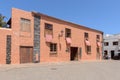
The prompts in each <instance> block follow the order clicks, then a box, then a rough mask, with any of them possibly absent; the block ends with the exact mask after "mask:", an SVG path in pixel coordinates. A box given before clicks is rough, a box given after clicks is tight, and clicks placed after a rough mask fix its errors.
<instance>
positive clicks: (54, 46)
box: [50, 43, 57, 54]
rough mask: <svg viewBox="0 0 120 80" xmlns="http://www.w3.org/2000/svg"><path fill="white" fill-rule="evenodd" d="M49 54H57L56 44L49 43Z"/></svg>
mask: <svg viewBox="0 0 120 80" xmlns="http://www.w3.org/2000/svg"><path fill="white" fill-rule="evenodd" d="M50 54H57V44H56V43H50Z"/></svg>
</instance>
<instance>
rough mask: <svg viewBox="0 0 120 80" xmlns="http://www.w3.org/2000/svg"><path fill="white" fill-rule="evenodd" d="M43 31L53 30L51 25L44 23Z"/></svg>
mask: <svg viewBox="0 0 120 80" xmlns="http://www.w3.org/2000/svg"><path fill="white" fill-rule="evenodd" d="M45 29H48V30H53V25H52V24H48V23H45Z"/></svg>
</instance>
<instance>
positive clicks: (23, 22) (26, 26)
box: [20, 18, 31, 32]
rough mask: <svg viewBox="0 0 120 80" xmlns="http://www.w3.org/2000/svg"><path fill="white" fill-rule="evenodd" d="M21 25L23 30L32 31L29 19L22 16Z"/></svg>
mask: <svg viewBox="0 0 120 80" xmlns="http://www.w3.org/2000/svg"><path fill="white" fill-rule="evenodd" d="M20 25H21V28H20V30H21V31H24V32H30V31H31V27H30V26H31V21H30V20H29V19H24V18H21V20H20Z"/></svg>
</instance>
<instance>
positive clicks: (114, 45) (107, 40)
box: [103, 34, 120, 59]
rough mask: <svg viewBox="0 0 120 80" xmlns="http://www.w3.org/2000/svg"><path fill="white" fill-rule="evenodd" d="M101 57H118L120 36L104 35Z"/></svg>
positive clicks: (119, 54)
mask: <svg viewBox="0 0 120 80" xmlns="http://www.w3.org/2000/svg"><path fill="white" fill-rule="evenodd" d="M103 48H104V49H103V53H104V54H103V56H107V57H108V58H111V59H114V58H115V57H116V56H118V57H119V56H120V34H114V35H108V34H107V35H105V36H104V47H103Z"/></svg>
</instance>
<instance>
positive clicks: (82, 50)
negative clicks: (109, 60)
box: [0, 8, 103, 64]
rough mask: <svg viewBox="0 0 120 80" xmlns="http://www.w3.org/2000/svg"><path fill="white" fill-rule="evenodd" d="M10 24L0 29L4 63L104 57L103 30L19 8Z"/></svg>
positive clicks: (98, 58) (1, 54) (0, 51)
mask: <svg viewBox="0 0 120 80" xmlns="http://www.w3.org/2000/svg"><path fill="white" fill-rule="evenodd" d="M8 24H9V28H7V29H5V28H4V29H3V28H1V29H0V31H1V34H0V37H1V41H0V45H1V46H0V63H1V64H5V63H7V64H10V63H11V64H16V63H17V64H19V63H31V62H63V61H80V60H101V57H102V45H101V42H102V37H103V32H102V31H99V30H95V29H91V28H88V27H85V26H81V25H78V24H75V23H71V22H68V21H64V20H61V19H57V18H54V17H51V16H47V15H45V14H41V13H38V12H28V11H24V10H20V9H16V8H13V9H12V14H11V18H10V20H9V21H8Z"/></svg>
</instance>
